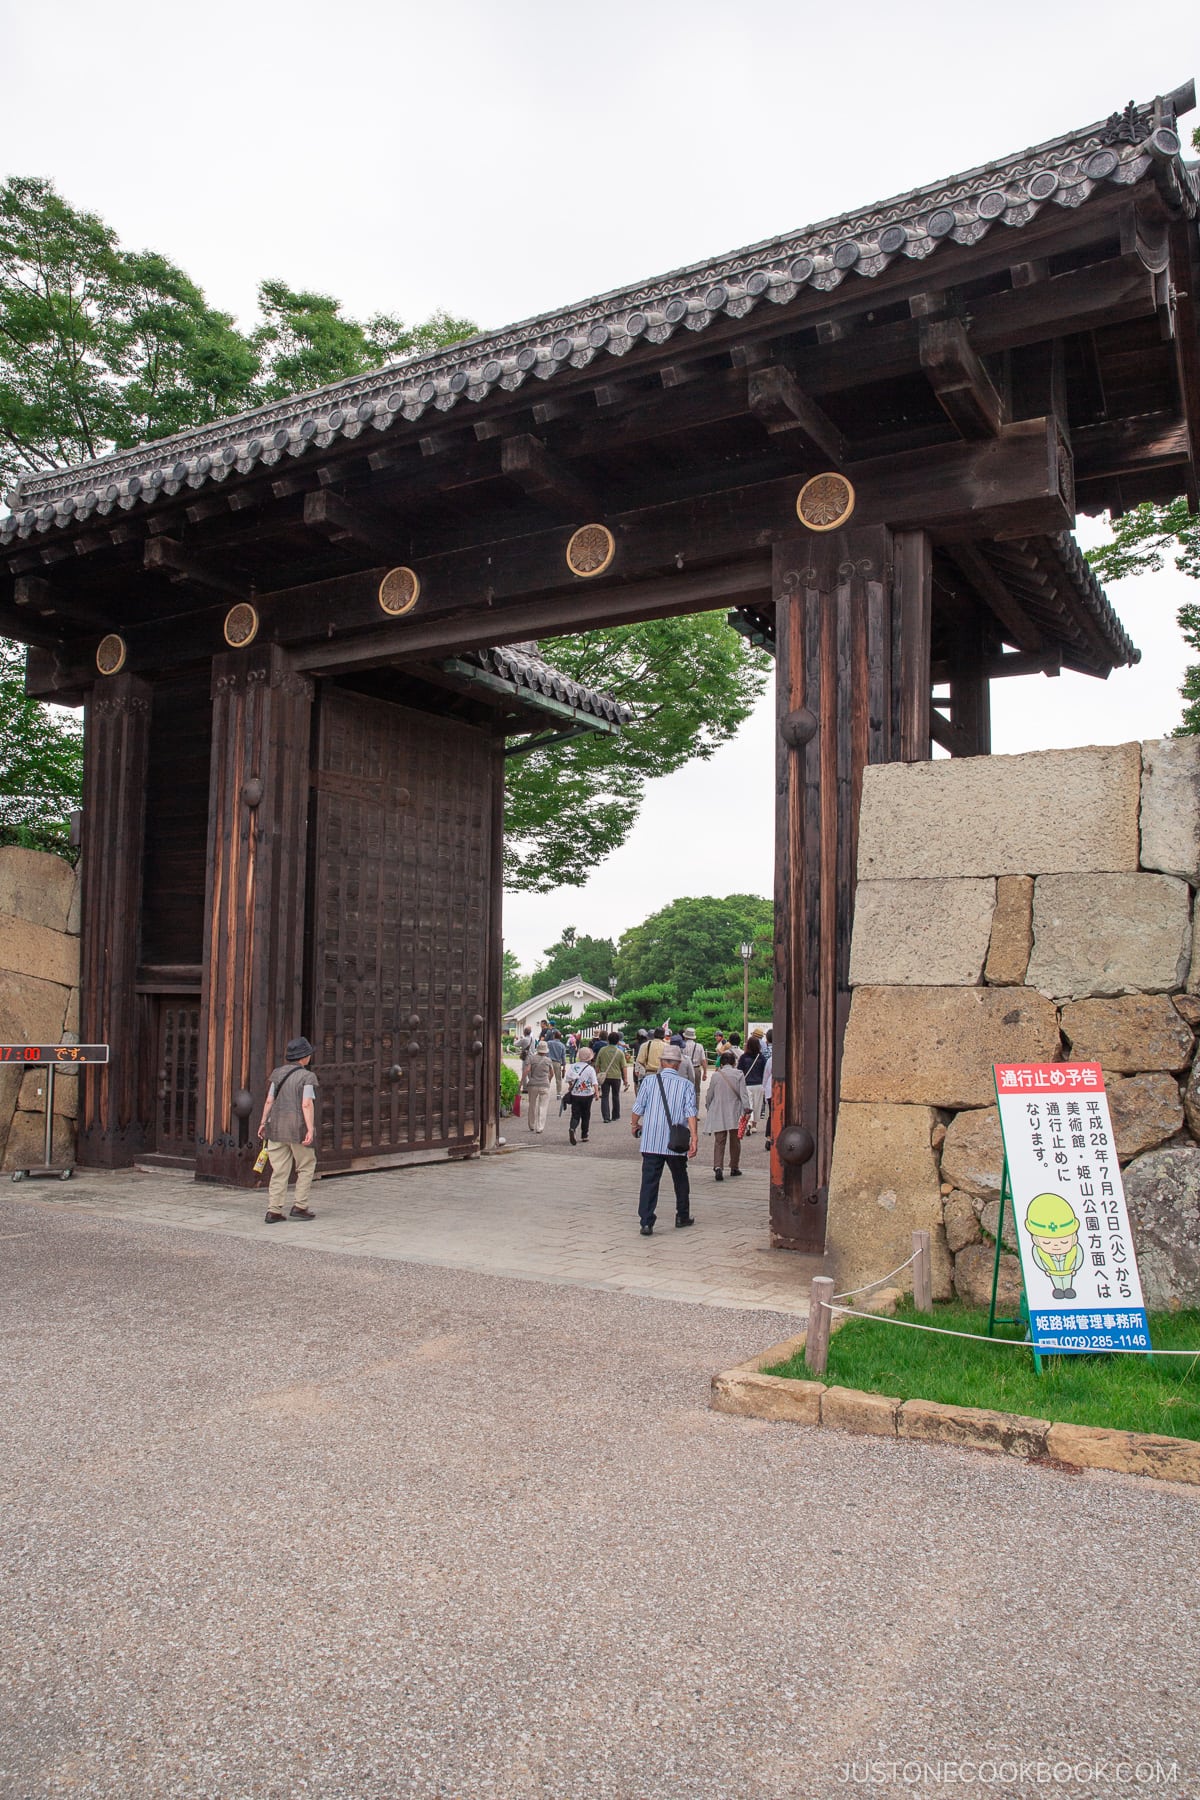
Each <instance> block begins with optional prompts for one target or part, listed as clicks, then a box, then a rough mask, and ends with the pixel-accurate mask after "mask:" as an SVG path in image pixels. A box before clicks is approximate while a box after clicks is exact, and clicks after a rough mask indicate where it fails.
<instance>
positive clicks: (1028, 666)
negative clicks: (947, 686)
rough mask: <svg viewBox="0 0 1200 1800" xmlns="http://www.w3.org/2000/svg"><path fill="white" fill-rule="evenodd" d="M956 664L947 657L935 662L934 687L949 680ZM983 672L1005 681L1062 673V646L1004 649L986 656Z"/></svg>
mask: <svg viewBox="0 0 1200 1800" xmlns="http://www.w3.org/2000/svg"><path fill="white" fill-rule="evenodd" d="M953 667H954V665H953V664H952V663H951V662H949V661H948V660H946V659H943V660H942V661H940V662H935V663H934V664H933V665H932V669H931V671H930V673H931V678H932V681H933V685H934V687H937V686H939V684H940V683H942V682H946V681H949V680H950V678H951V672H952V670H953ZM982 672H983V674H984V676H985V677H986V678H987V680H988V681H1003V680H1005V679H1006V678H1007V677H1009V676H1012V675H1061V674H1062V648H1061V646H1059V645H1057V644H1055V645H1052V646H1051V647H1050V648H1049V649H1047V650H1038V651H1035V652H1033V653H1030V652H1029V651H1026V650H1002V651H1001V652H1000V653H999V654H998V655H993V656H988V657H985V658H984V661H983V665H982Z"/></svg>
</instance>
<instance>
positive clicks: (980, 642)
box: [950, 616, 1000, 756]
mask: <svg viewBox="0 0 1200 1800" xmlns="http://www.w3.org/2000/svg"><path fill="white" fill-rule="evenodd" d="M999 649H1000V645H999V643H998V642H997V640H996V638H995V636H994V634H993V633H991V632H989V631H988V630H986V628H985V626H984V623H983V621H982V620H981V619H980V618H979V617H978V616H977V617H976V618H974V619H971V620H965V621H964V622H963V623H962V625H961V626H960V627H959V628H958V630H957V631H956V633H955V646H954V664H953V667H952V669H951V672H950V723H951V725H952V726H953V727H954V730H955V734H956V737H957V739H958V741H957V743H956V745H955V746H954V748H953V750H952V754H953V755H955V756H988V755H990V754H991V748H992V690H991V683H990V682H989V680H988V674H987V659H988V658H989V657H991V656H995V655H996V654H997V653H998V651H999ZM959 733H961V736H958V734H959Z"/></svg>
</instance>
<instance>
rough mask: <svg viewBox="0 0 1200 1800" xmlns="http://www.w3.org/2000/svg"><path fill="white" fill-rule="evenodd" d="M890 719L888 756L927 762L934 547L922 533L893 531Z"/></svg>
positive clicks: (902, 760) (907, 760) (900, 760)
mask: <svg viewBox="0 0 1200 1800" xmlns="http://www.w3.org/2000/svg"><path fill="white" fill-rule="evenodd" d="M892 562H893V576H892V586H893V594H892V620H893V628H894V640H895V641H894V645H893V657H894V658H895V661H896V665H897V670H896V672H897V679H896V680H895V681H894V682H893V684H892V692H893V696H894V701H893V704H894V709H895V710H894V717H893V720H892V740H893V741H892V754H893V756H894V757H895V758H896V760H897V761H899V762H926V761H928V758H929V656H930V640H931V637H932V632H933V545H932V543H931V542H930V539H929V533H928V532H927V531H898V532H897V533H896V534H895V537H894V539H893V550H892Z"/></svg>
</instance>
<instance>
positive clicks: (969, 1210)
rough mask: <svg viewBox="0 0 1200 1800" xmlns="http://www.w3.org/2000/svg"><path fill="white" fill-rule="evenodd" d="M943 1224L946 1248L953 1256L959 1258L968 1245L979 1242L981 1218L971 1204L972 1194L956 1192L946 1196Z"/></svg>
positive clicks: (943, 1204)
mask: <svg viewBox="0 0 1200 1800" xmlns="http://www.w3.org/2000/svg"><path fill="white" fill-rule="evenodd" d="M942 1223H943V1225H944V1226H945V1231H946V1248H947V1250H949V1252H950V1254H951V1256H957V1254H958V1252H959V1251H960V1250H965V1249H966V1247H967V1245H968V1244H977V1243H978V1242H979V1239H980V1235H981V1234H980V1230H979V1217H978V1215H977V1213H976V1211H975V1208H974V1207H973V1206H972V1204H971V1196H970V1194H960V1193H958V1192H957V1191H956V1192H955V1193H953V1194H947V1195H946V1198H945V1200H944V1201H943V1203H942Z"/></svg>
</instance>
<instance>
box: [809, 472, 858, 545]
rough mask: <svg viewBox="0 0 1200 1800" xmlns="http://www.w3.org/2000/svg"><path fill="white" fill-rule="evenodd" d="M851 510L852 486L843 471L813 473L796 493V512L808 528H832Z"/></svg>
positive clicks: (852, 500) (814, 529) (843, 521)
mask: <svg viewBox="0 0 1200 1800" xmlns="http://www.w3.org/2000/svg"><path fill="white" fill-rule="evenodd" d="M853 511H854V489H853V487H852V486H851V485H850V483H849V482H848V481H847V480H846V477H845V476H844V475H836V474H833V473H832V472H831V473H829V474H826V475H814V476H813V478H812V480H811V481H806V482H805V484H804V486H803V487H802V488H801V489H800V492H799V494H798V495H797V496H796V513H797V516H798V517H799V519H800V521H801V523H802V524H804V525H807V526H808V529H809V530H810V531H836V530H837V528H838V526H839V525H844V524H845V523H846V520H847V519H848V518H849V517H850V514H851V513H852V512H853Z"/></svg>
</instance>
